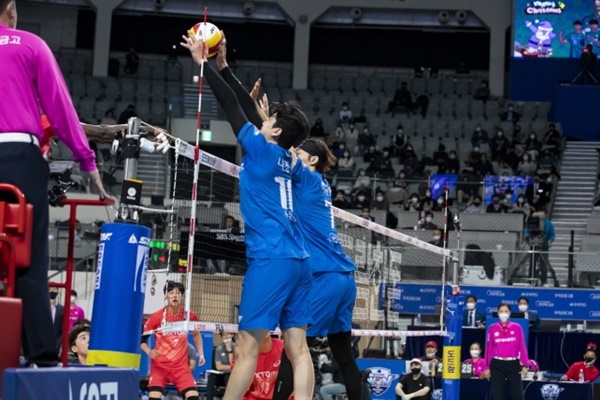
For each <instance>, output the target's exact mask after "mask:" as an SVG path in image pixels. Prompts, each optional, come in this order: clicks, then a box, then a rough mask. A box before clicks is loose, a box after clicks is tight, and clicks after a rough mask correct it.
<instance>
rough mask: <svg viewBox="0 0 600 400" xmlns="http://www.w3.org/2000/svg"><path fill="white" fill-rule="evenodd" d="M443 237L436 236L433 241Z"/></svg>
mask: <svg viewBox="0 0 600 400" xmlns="http://www.w3.org/2000/svg"><path fill="white" fill-rule="evenodd" d="M441 238H442V237H441V236H434V237H433V240H440V239H441Z"/></svg>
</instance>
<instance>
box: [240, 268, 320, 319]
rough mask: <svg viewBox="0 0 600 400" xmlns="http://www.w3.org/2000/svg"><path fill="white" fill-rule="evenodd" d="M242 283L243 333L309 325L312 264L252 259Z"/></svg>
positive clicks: (241, 314) (241, 309)
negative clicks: (251, 330) (253, 330)
mask: <svg viewBox="0 0 600 400" xmlns="http://www.w3.org/2000/svg"><path fill="white" fill-rule="evenodd" d="M248 265H249V266H248V271H247V272H246V276H245V277H244V281H243V283H242V298H241V301H240V316H239V329H240V330H244V331H247V330H250V329H269V330H273V329H275V328H276V327H277V325H278V324H279V328H280V329H282V330H283V329H288V328H294V327H299V326H304V325H308V323H309V322H310V320H311V319H310V302H309V301H308V299H309V295H310V287H311V284H312V275H311V269H310V265H309V264H308V260H299V259H295V258H283V259H251V260H249V262H248Z"/></svg>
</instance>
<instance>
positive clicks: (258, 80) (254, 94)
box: [250, 78, 262, 101]
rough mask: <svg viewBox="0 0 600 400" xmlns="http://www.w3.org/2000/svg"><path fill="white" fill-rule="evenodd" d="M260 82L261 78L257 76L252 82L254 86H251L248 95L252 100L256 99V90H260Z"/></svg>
mask: <svg viewBox="0 0 600 400" xmlns="http://www.w3.org/2000/svg"><path fill="white" fill-rule="evenodd" d="M261 83H262V79H261V78H258V79H257V80H256V82H254V86H252V90H251V91H250V97H251V98H252V100H254V101H258V92H259V91H260V85H261Z"/></svg>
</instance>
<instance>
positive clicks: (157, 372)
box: [140, 281, 205, 400]
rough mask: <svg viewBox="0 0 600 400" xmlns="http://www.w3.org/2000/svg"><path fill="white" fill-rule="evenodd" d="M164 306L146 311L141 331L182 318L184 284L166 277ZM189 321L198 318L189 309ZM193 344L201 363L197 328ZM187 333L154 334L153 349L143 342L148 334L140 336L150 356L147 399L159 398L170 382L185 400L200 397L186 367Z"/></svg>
mask: <svg viewBox="0 0 600 400" xmlns="http://www.w3.org/2000/svg"><path fill="white" fill-rule="evenodd" d="M164 293H165V300H166V302H167V306H166V307H164V308H163V309H161V310H158V311H156V312H155V313H154V314H152V315H150V318H148V320H147V321H146V324H145V325H144V332H147V331H150V330H154V329H157V328H159V327H160V326H161V325H162V324H163V323H167V322H176V321H184V320H185V316H184V308H183V305H182V298H183V294H184V293H185V288H184V287H183V285H182V284H181V283H179V282H173V281H168V282H167V284H166V285H165V289H164ZM190 321H198V317H197V316H196V314H194V313H193V312H190ZM192 335H193V337H194V345H195V346H196V350H197V351H198V354H199V358H200V360H199V363H198V365H204V362H205V360H204V355H203V347H202V336H200V333H199V332H197V331H194V332H193V333H192ZM187 336H188V333H187V332H174V333H167V334H162V333H160V332H157V333H156V335H155V338H156V345H155V346H154V349H150V347H149V346H148V345H147V344H146V340H147V338H148V336H144V337H143V338H142V344H141V345H140V347H141V349H142V351H143V352H144V353H146V354H147V355H148V357H150V358H151V360H152V361H151V363H150V381H149V382H148V392H149V393H148V395H149V398H150V399H162V395H163V392H164V389H165V386H166V385H167V383H172V384H173V385H174V386H175V387H176V388H177V390H178V391H179V392H181V393H182V394H183V396H184V397H185V399H186V400H200V397H199V394H198V389H197V386H196V381H195V380H194V376H193V375H192V371H191V370H190V369H189V368H188V340H187Z"/></svg>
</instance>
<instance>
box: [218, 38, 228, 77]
mask: <svg viewBox="0 0 600 400" xmlns="http://www.w3.org/2000/svg"><path fill="white" fill-rule="evenodd" d="M221 35H222V37H223V39H221V44H220V45H219V51H218V52H217V67H218V68H219V71H222V70H224V69H225V68H227V67H228V66H229V65H228V64H227V39H226V38H225V32H223V31H221Z"/></svg>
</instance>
